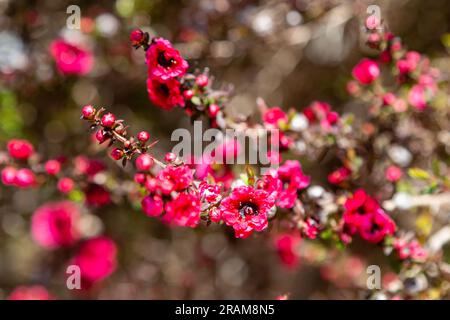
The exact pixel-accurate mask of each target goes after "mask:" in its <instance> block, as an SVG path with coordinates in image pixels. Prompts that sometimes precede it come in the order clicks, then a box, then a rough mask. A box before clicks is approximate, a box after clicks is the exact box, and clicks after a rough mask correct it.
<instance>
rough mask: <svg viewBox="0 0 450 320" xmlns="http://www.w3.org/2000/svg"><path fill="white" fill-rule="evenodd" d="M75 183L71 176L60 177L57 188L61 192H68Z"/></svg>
mask: <svg viewBox="0 0 450 320" xmlns="http://www.w3.org/2000/svg"><path fill="white" fill-rule="evenodd" d="M74 185H75V183H74V182H73V180H72V179H70V178H62V179H59V181H58V185H57V188H58V190H59V191H60V192H62V193H64V194H67V193H69V192H70V191H72V190H73V187H74Z"/></svg>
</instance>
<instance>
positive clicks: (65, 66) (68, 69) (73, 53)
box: [50, 40, 94, 75]
mask: <svg viewBox="0 0 450 320" xmlns="http://www.w3.org/2000/svg"><path fill="white" fill-rule="evenodd" d="M50 52H51V54H52V56H53V58H54V59H55V61H56V66H57V67H58V70H59V71H60V72H61V73H63V74H77V75H84V74H86V73H88V72H89V71H91V69H92V67H93V66H94V58H93V55H92V53H91V52H90V51H89V50H87V49H83V48H81V47H78V46H75V45H73V44H70V43H68V42H66V41H64V40H55V41H53V42H52V44H51V46H50Z"/></svg>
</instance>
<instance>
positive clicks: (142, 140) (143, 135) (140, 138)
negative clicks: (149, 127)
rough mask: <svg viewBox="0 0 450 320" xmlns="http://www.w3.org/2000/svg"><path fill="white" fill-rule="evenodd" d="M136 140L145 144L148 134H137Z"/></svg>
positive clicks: (145, 132) (142, 132) (148, 137)
mask: <svg viewBox="0 0 450 320" xmlns="http://www.w3.org/2000/svg"><path fill="white" fill-rule="evenodd" d="M137 138H138V140H139V141H140V142H147V141H148V140H149V139H150V134H149V133H148V132H147V131H141V132H139V133H138V134H137Z"/></svg>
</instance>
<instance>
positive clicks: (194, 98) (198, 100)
mask: <svg viewBox="0 0 450 320" xmlns="http://www.w3.org/2000/svg"><path fill="white" fill-rule="evenodd" d="M191 102H192V103H193V104H195V105H196V106H199V105H201V104H202V101H201V100H200V98H199V97H192V99H191Z"/></svg>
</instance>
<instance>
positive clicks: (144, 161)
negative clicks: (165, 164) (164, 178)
mask: <svg viewBox="0 0 450 320" xmlns="http://www.w3.org/2000/svg"><path fill="white" fill-rule="evenodd" d="M135 163H136V168H137V169H138V170H139V171H148V170H150V168H151V167H152V166H153V163H154V161H153V158H152V156H151V155H149V154H146V153H144V154H141V155H140V156H139V157H137V159H136V162H135Z"/></svg>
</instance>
